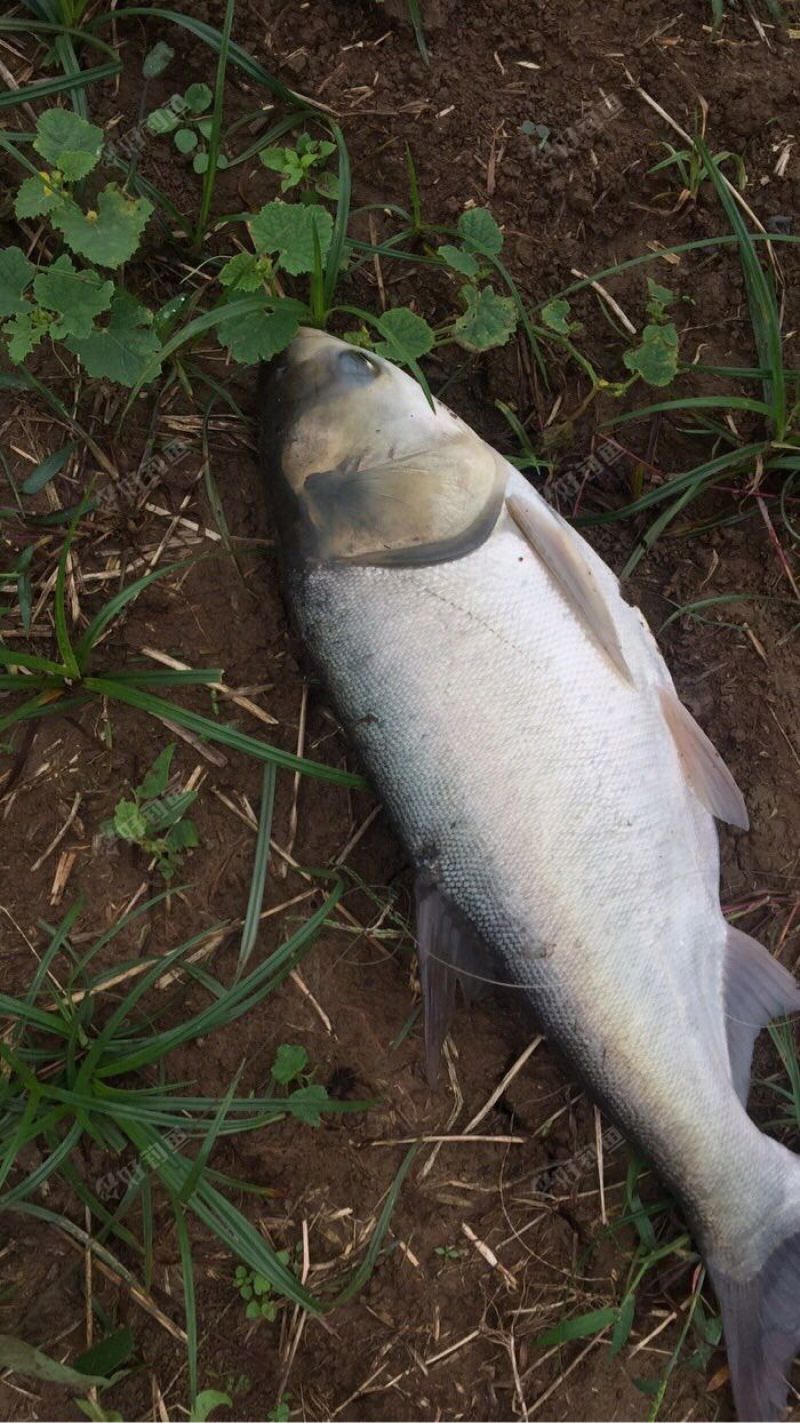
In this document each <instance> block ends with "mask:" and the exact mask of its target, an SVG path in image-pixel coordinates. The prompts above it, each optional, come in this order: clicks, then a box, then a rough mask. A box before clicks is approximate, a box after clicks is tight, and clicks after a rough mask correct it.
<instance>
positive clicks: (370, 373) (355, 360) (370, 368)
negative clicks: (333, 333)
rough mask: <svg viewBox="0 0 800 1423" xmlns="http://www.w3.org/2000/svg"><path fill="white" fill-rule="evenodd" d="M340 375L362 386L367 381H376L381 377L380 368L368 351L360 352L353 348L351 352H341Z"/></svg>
mask: <svg viewBox="0 0 800 1423" xmlns="http://www.w3.org/2000/svg"><path fill="white" fill-rule="evenodd" d="M338 365H339V370H340V373H341V374H342V375H344V376H347V377H348V378H349V379H350V380H356V381H359V382H361V383H362V384H363V383H364V382H365V381H370V380H374V379H375V377H376V376H377V375H380V366H379V365H378V363H377V361H374V360H373V359H372V357H371V356H369V355H367V352H366V351H359V350H358V348H357V347H353V349H352V350H349V351H340V352H339V356H338Z"/></svg>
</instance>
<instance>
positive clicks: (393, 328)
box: [375, 306, 434, 363]
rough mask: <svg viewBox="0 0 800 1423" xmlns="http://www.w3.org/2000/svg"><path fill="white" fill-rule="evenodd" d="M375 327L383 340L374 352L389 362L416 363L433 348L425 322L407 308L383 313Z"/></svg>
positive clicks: (403, 307)
mask: <svg viewBox="0 0 800 1423" xmlns="http://www.w3.org/2000/svg"><path fill="white" fill-rule="evenodd" d="M377 327H378V330H379V331H380V333H381V335H382V336H383V337H384V338H385V339H384V340H383V341H379V342H378V344H377V346H376V347H375V350H376V351H377V352H378V354H379V355H380V356H386V357H387V359H389V360H392V361H400V362H402V363H407V362H408V361H416V360H418V359H419V357H420V356H426V355H427V353H428V351H430V350H431V348H432V346H433V341H434V336H433V332H432V331H431V328H430V326H429V325H428V323H427V321H423V319H422V317H421V316H417V315H416V313H415V312H413V311H410V310H409V308H408V307H407V306H397V307H395V308H394V310H392V311H385V312H384V313H383V316H381V317H380V318H379V320H378V322H377Z"/></svg>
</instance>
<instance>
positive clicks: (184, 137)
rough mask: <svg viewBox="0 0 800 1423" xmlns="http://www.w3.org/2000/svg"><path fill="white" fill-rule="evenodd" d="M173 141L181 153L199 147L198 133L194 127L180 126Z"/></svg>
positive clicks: (189, 151)
mask: <svg viewBox="0 0 800 1423" xmlns="http://www.w3.org/2000/svg"><path fill="white" fill-rule="evenodd" d="M172 141H173V143H174V144H175V147H176V148H177V150H178V152H179V153H191V151H192V149H193V148H196V147H197V134H196V133H195V132H194V129H191V128H179V129H178V131H177V133H176V134H175V137H174V138H173V140H172Z"/></svg>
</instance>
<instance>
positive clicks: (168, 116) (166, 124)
mask: <svg viewBox="0 0 800 1423" xmlns="http://www.w3.org/2000/svg"><path fill="white" fill-rule="evenodd" d="M180 124H181V117H180V114H176V113H175V111H174V109H167V108H162V109H153V110H152V112H151V113H149V114H148V115H147V118H146V119H145V127H146V128H148V129H149V130H150V132H151V133H155V134H157V135H158V136H159V137H163V135H164V134H165V133H174V132H175V129H176V128H178V127H179V126H180Z"/></svg>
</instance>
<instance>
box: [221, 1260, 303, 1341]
mask: <svg viewBox="0 0 800 1423" xmlns="http://www.w3.org/2000/svg"><path fill="white" fill-rule="evenodd" d="M276 1258H277V1259H278V1260H280V1262H281V1264H282V1265H288V1264H289V1259H290V1252H289V1251H288V1250H278V1251H277V1252H276ZM233 1283H234V1284H235V1286H236V1288H237V1290H238V1291H239V1294H240V1296H241V1298H242V1299H243V1300H244V1301H245V1304H246V1308H245V1311H244V1316H245V1319H250V1320H261V1319H266V1320H267V1321H268V1322H269V1323H270V1324H272V1322H273V1321H274V1320H275V1319H277V1317H278V1303H279V1301H278V1300H277V1299H276V1298H275V1296H274V1293H273V1288H272V1284H271V1282H270V1281H269V1280H268V1279H267V1278H266V1276H264V1275H260V1274H259V1273H258V1271H257V1270H248V1269H247V1268H246V1266H244V1265H238V1266H237V1267H236V1271H235V1273H234V1276H233Z"/></svg>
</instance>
